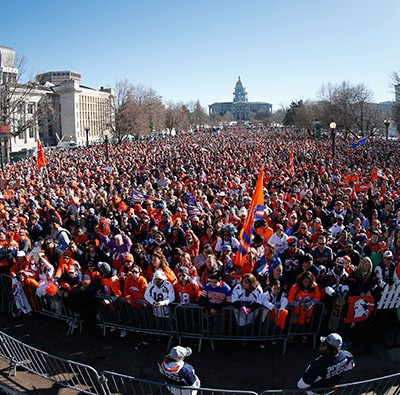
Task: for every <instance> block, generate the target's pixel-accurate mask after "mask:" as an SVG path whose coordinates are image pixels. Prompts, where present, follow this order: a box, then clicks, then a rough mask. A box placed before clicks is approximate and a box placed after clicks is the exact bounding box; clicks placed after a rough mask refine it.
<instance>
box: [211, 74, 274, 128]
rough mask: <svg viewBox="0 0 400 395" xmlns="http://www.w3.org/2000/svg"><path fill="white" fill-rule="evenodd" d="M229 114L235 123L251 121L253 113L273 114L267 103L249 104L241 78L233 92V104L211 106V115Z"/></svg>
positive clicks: (214, 104)
mask: <svg viewBox="0 0 400 395" xmlns="http://www.w3.org/2000/svg"><path fill="white" fill-rule="evenodd" d="M227 113H231V114H232V118H233V120H235V121H239V122H240V121H248V120H250V114H251V113H255V114H257V113H266V114H271V113H272V104H270V103H266V102H249V101H248V98H247V92H246V89H245V88H244V86H243V83H242V81H241V79H240V77H239V79H238V81H237V82H236V85H235V90H234V92H233V101H232V102H222V103H213V104H211V105H210V106H209V115H210V116H211V115H216V114H217V115H220V116H224V115H225V114H227Z"/></svg>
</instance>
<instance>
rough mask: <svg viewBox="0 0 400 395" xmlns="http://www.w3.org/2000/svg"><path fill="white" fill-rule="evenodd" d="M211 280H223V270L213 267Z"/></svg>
mask: <svg viewBox="0 0 400 395" xmlns="http://www.w3.org/2000/svg"><path fill="white" fill-rule="evenodd" d="M210 280H218V281H221V280H222V272H221V270H218V269H213V271H212V272H211V276H210Z"/></svg>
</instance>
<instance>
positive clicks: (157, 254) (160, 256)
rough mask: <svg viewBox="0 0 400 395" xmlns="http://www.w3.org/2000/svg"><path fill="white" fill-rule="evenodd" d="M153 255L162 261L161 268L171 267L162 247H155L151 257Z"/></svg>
mask: <svg viewBox="0 0 400 395" xmlns="http://www.w3.org/2000/svg"><path fill="white" fill-rule="evenodd" d="M153 256H155V257H157V258H158V259H160V261H161V265H160V269H165V268H167V267H169V265H168V261H167V258H166V257H165V255H164V254H163V253H162V250H161V248H160V247H156V248H154V250H153V252H152V254H151V257H153Z"/></svg>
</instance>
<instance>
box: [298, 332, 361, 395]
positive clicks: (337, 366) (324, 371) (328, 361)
mask: <svg viewBox="0 0 400 395" xmlns="http://www.w3.org/2000/svg"><path fill="white" fill-rule="evenodd" d="M342 344H343V341H342V337H341V336H340V335H338V334H337V333H331V334H330V335H329V336H327V337H321V345H320V347H319V352H320V353H321V355H320V356H319V357H318V358H317V359H316V360H314V361H313V362H312V363H311V364H310V365H309V366H308V367H307V369H306V372H305V373H304V376H303V377H302V378H301V379H300V380H299V381H298V383H297V387H298V388H300V389H310V390H311V391H307V394H309V395H312V394H319V393H321V394H333V393H334V392H335V388H334V387H335V385H337V384H338V383H339V381H340V379H341V378H342V376H343V374H344V372H345V371H347V370H351V369H353V368H354V366H355V364H354V360H353V355H352V354H351V353H350V352H348V351H342ZM313 388H332V390H331V391H326V390H325V391H322V390H321V391H320V390H316V391H315V392H314V391H313V390H312V389H313Z"/></svg>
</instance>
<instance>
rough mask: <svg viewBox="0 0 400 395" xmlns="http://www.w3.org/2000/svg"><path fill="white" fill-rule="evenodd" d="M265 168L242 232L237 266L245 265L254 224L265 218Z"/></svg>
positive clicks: (261, 173) (236, 261)
mask: <svg viewBox="0 0 400 395" xmlns="http://www.w3.org/2000/svg"><path fill="white" fill-rule="evenodd" d="M263 173H264V167H263V168H262V169H261V171H260V175H259V176H258V180H257V185H256V189H255V191H254V195H253V198H252V200H251V205H250V208H249V210H248V214H247V218H246V221H245V223H244V226H243V229H242V231H241V232H240V237H239V240H240V246H239V249H238V252H237V254H236V259H235V265H237V266H242V265H243V257H244V256H245V255H246V254H247V253H248V252H249V250H250V243H251V235H252V233H253V230H254V222H255V221H257V220H260V219H262V218H263V217H264V208H265V206H264V191H263V187H264V181H263Z"/></svg>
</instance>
